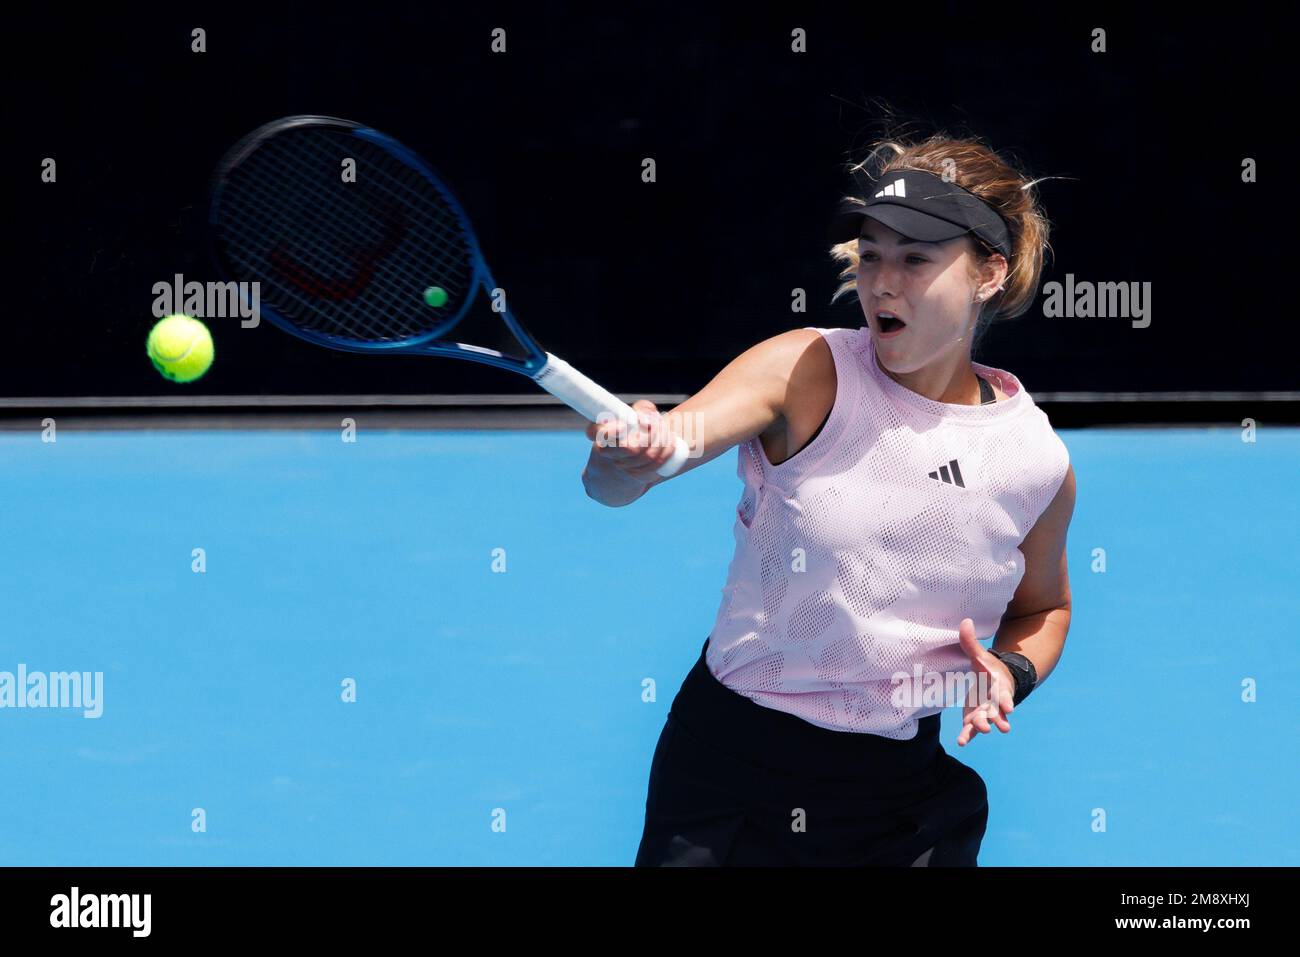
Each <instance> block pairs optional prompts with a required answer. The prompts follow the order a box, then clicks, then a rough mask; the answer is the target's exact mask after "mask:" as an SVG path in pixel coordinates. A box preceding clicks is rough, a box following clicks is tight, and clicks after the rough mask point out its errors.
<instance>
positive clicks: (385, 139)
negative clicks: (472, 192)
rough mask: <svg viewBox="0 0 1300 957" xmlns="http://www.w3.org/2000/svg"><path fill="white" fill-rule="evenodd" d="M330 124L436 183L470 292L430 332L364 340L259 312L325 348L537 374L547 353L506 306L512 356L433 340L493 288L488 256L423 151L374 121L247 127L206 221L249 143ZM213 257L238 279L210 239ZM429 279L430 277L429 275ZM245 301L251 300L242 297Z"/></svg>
mask: <svg viewBox="0 0 1300 957" xmlns="http://www.w3.org/2000/svg"><path fill="white" fill-rule="evenodd" d="M306 125H313V126H323V125H328V126H334V127H337V128H339V129H342V130H347V131H348V132H349V133H351V135H353V136H356V137H358V138H359V139H363V140H365V141H367V142H369V143H372V144H373V145H375V146H378V147H379V148H380V149H382V150H384V151H385V152H386V153H388V154H389V155H390V156H392V157H393V158H394V159H396V160H398V161H399V162H401V163H402V164H404V165H405V166H407V167H409V168H410V169H411V170H413V171H415V172H416V173H418V174H420V175H421V176H423V177H424V178H425V179H426V180H427V181H428V182H429V184H430V185H431V186H433V188H434V189H436V190H437V191H438V192H439V193H440V194H441V195H442V197H443V199H444V200H446V202H447V205H448V206H449V207H450V209H451V210H452V212H453V213H454V214H455V216H456V220H457V223H458V224H459V226H460V228H461V229H462V230H463V231H464V234H465V245H466V246H467V247H468V249H469V251H470V255H471V257H472V265H473V269H472V278H471V282H470V287H471V289H473V290H474V291H473V293H472V294H467V295H466V296H465V301H464V302H463V303H462V304H461V306H460V308H459V309H458V310H457V311H456V313H455V314H453V315H451V316H449V317H448V318H447V319H445V320H444V321H443V322H442V323H441V324H439V325H438V326H436V327H435V328H434V329H432V330H430V331H429V332H426V333H423V334H421V335H419V336H412V337H410V338H408V339H395V340H388V341H384V342H364V341H361V340H357V339H348V338H344V337H342V336H332V335H329V334H328V333H322V332H316V331H314V330H311V329H304V328H302V327H300V326H299V325H297V324H296V323H294V322H292V321H291V320H289V319H288V318H286V317H285V316H284V315H282V314H281V313H280V312H279V311H278V310H276V308H275V307H274V306H261V307H260V312H259V315H260V316H264V317H265V318H266V319H268V320H270V322H271V323H272V324H273V325H275V326H277V327H278V328H280V329H283V330H284V331H285V332H287V333H289V334H290V335H292V336H296V337H297V338H299V339H302V340H304V341H306V342H310V343H312V344H313V345H319V346H325V347H327V348H330V349H338V350H341V351H345V352H364V353H370V354H376V353H404V354H415V355H433V356H445V357H449V358H455V359H468V360H470V361H472V362H480V363H483V364H484V365H490V366H495V367H496V368H499V369H505V370H507V371H509V372H519V373H522V374H524V375H526V376H528V377H530V378H535V377H536V376H537V374H538V373H539V372H540V371H541V370H542V368H543V367H544V366H545V365H546V363H547V358H548V357H547V353H546V351H545V350H544V349H542V347H541V346H539V345H538V344H537V342H536V341H535V340H534V339H533V337H532V336H530V335H529V334H528V331H527V330H526V329H524V327H523V326H522V325H520V323H519V321H518V320H516V319H515V317H514V315H513V314H512V313H511V312H510V309H509V307H506V309H505V311H504V312H503V313H500V316H501V318H502V319H503V320H504V321H505V324H506V326H507V328H509V330H510V332H511V334H512V335H513V336H514V337H515V339H517V340H518V341H519V344H520V345H521V346H523V347H524V352H525V353H526V355H525V357H524V358H522V359H517V358H515V357H513V356H508V355H505V354H504V353H501V352H499V351H497V350H496V349H489V348H487V347H486V346H475V345H470V344H468V343H459V342H450V343H448V342H435V341H433V340H437V339H441V338H442V337H443V336H445V335H446V334H447V333H449V332H451V330H453V329H454V328H456V326H457V325H458V324H459V323H460V321H461V320H462V319H464V318H465V315H466V314H467V313H468V312H469V309H470V307H471V306H472V305H473V304H474V303H475V302H476V300H477V298H478V292H479V290H487V291H488V292H491V291H492V290H493V289H495V288H496V283H495V282H494V281H493V279H492V274H491V272H490V271H489V270H488V266H487V261H486V260H485V259H484V257H483V251H482V250H481V249H480V248H479V242H478V236H477V234H476V233H475V232H474V227H473V225H472V224H471V223H470V220H469V216H468V214H466V212H465V208H464V207H463V206H462V205H461V204H460V200H458V199H457V198H456V194H455V193H453V192H452V191H451V188H450V187H449V186H448V185H447V184H446V182H445V181H444V180H443V178H442V177H441V176H439V175H438V173H437V171H435V170H434V168H433V167H432V166H430V165H429V163H428V162H426V161H425V160H424V159H423V158H422V157H420V156H419V155H417V154H416V153H414V152H413V151H411V150H410V149H409V148H407V147H406V146H404V145H402V144H401V143H399V142H398V141H397V140H395V139H393V138H392V137H391V136H389V135H387V134H386V133H381V132H380V131H379V130H376V129H374V128H373V127H369V126H364V125H363V124H360V123H354V122H352V121H351V120H344V119H340V118H338V117H334V116H307V115H304V116H293V117H286V118H284V119H279V120H275V121H274V122H271V123H267V124H266V125H264V126H261V127H258V128H257V129H256V130H254V131H253V132H251V133H249V134H248V135H247V136H246V137H244V139H242V140H240V142H239V143H238V144H236V146H235V147H234V148H233V149H231V150H230V152H229V153H227V154H226V157H225V158H224V159H223V160H222V162H221V163H220V164H219V165H218V167H217V173H216V176H215V177H214V180H213V186H212V199H211V203H210V205H209V210H208V223H209V226H210V227H215V226H216V222H217V211H218V208H219V206H220V203H221V190H222V182H223V179H224V176H225V173H226V172H227V171H228V170H229V169H231V168H233V167H234V166H236V165H238V163H239V162H240V160H241V159H242V158H243V157H244V156H245V155H246V154H247V153H248V152H250V151H251V150H252V149H254V148H255V147H256V146H257V145H258V144H259V143H260V142H261V141H262V140H264V139H266V138H267V137H269V136H271V135H273V134H275V133H277V132H280V131H281V130H284V129H288V128H290V127H293V126H306ZM212 259H213V261H214V262H215V263H216V266H217V269H218V271H219V272H220V273H221V274H222V276H224V277H225V278H226V279H228V280H232V281H236V282H238V281H239V279H238V277H236V276H233V275H231V273H230V271H229V270H228V269H227V268H226V266H225V264H224V262H223V261H222V258H221V257H220V256H219V255H217V254H216V249H215V243H214V244H213V256H212ZM430 283H431V284H433V280H432V279H431V280H430ZM245 303H246V304H247V305H251V302H250V301H249V300H247V299H245Z"/></svg>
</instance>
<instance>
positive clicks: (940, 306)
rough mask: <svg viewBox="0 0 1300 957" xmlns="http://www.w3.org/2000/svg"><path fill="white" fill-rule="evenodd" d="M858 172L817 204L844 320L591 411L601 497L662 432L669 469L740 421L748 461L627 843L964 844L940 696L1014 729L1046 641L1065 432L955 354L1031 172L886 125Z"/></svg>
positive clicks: (1061, 551)
mask: <svg viewBox="0 0 1300 957" xmlns="http://www.w3.org/2000/svg"><path fill="white" fill-rule="evenodd" d="M854 171H855V173H856V174H859V175H864V176H865V177H866V178H867V180H868V183H869V186H868V188H867V189H866V190H864V191H863V195H861V196H851V197H846V199H845V201H844V205H843V207H842V215H841V216H840V217H839V219H838V220H837V221H836V224H835V226H834V227H833V232H832V235H831V240H832V242H833V243H834V245H833V246H832V247H831V253H832V255H833V256H834V257H835V258H836V259H838V260H839V261H840V262H841V263H844V264H845V267H844V270H843V272H842V273H841V276H842V277H843V278H845V282H844V283H843V284H842V285H841V286H840V287H839V289H838V290H837V291H836V293H835V296H834V297H833V299H832V302H833V301H835V299H838V298H839V297H840V296H841V295H842V294H844V293H846V292H847V291H849V290H856V293H857V297H858V302H859V303H860V305H861V307H862V326H861V328H857V329H846V328H817V327H808V328H804V329H796V330H792V331H789V332H785V333H783V334H781V335H778V336H775V337H773V338H771V339H768V340H767V341H765V342H761V343H759V344H758V345H756V346H754V347H752V348H750V349H749V350H748V351H746V352H745V353H743V354H742V355H740V356H739V357H738V358H736V359H735V360H734V361H732V362H731V363H730V364H729V365H727V366H726V368H724V369H723V370H722V371H721V372H720V373H719V374H718V375H717V376H716V377H715V378H714V379H713V380H712V381H711V382H710V383H709V384H708V385H707V386H706V387H705V388H704V389H702V390H701V391H700V392H699V393H697V394H696V395H693V396H691V398H690V399H688V400H687V401H686V402H683V403H682V404H681V405H679V406H678V407H677V408H676V409H674V410H673V411H672V412H670V413H668V414H666V415H663V416H660V415H659V413H658V410H657V409H656V408H655V406H654V405H653V404H652V403H650V402H647V401H645V400H642V401H640V402H637V403H636V404H635V405H634V408H636V409H637V411H638V414H639V415H640V416H641V417H642V419H643V428H642V429H641V430H640V432H633V433H631V434H629V433H627V431H626V430H620V429H619V426H618V424H617V423H611V424H605V425H596V424H593V425H590V426H588V428H587V435H588V437H589V438H591V439H592V440H593V444H592V450H591V456H590V459H589V461H588V463H587V467H586V469H585V470H584V472H583V482H584V485H585V487H586V489H587V492H588V494H589V495H590V496H591V497H592V498H594V499H596V500H597V501H599V502H602V503H604V504H606V505H610V506H621V505H626V504H628V503H630V502H632V501H634V500H636V499H637V498H639V497H640V496H641V495H644V494H645V493H646V491H647V490H649V489H650V488H651V487H653V486H654V485H656V484H658V483H659V482H662V481H666V480H665V479H663V478H661V477H660V476H658V475H656V474H655V469H656V468H657V467H658V466H659V465H660V464H661V463H662V462H663V461H665V460H666V459H667V457H668V455H669V454H670V453H671V451H672V435H673V434H676V435H682V436H683V437H684V438H687V439H688V441H690V442H691V444H692V448H693V449H698V451H699V455H698V457H697V458H692V459H689V460H688V461H687V465H686V467H685V468H683V469H682V470H681V472H679V473H678V474H679V475H680V474H684V473H685V472H686V471H689V470H690V469H691V468H696V467H698V466H699V465H701V464H703V463H704V462H708V461H709V460H711V459H713V458H715V457H716V456H718V455H720V454H722V453H723V452H724V451H726V450H728V449H730V448H732V447H733V446H739V452H738V469H737V474H738V475H739V477H740V478H741V479H742V480H743V483H744V490H743V493H742V495H741V499H740V504H739V506H738V508H737V515H736V523H735V527H734V528H735V538H736V549H735V555H734V558H733V559H732V562H731V566H730V569H729V571H728V575H727V581H726V586H725V587H724V588H723V593H722V602H721V607H720V608H719V610H718V613H717V618H716V620H715V622H714V625H713V629H712V631H711V632H710V634H709V637H708V639H707V640H706V641H705V643H704V647H703V648H702V649H701V654H700V658H699V660H698V661H697V662H696V664H695V666H694V668H693V669H692V670H691V672H690V674H689V675H688V676H687V677H686V680H685V681H684V682H683V684H682V686H681V689H680V691H679V692H678V693H677V695H676V697H675V698H674V700H673V703H672V706H671V709H670V711H669V714H668V718H667V722H666V723H665V726H664V729H663V732H662V734H661V735H660V738H659V742H658V745H657V747H656V749H655V752H654V756H653V758H652V761H651V766H650V780H649V791H648V795H647V799H646V816H645V828H644V831H643V833H642V837H641V843H640V847H639V849H638V852H637V857H636V864H637V865H638V866H642V865H814V866H815V865H830V866H853V865H893V866H976V864H977V860H976V858H977V855H978V852H979V849H980V844H981V842H982V840H983V836H984V829H985V825H986V822H987V817H988V801H987V792H986V789H985V785H984V781H983V779H982V778H981V777H980V776H979V774H978V773H976V772H975V771H974V770H973V769H971V768H970V767H968V766H967V765H965V764H963V763H961V762H960V761H958V760H956V759H955V758H954V757H952V756H951V755H949V754H948V753H946V752H945V751H944V749H943V747H942V746H941V744H940V742H939V715H940V712H941V711H942V710H943V708H944V707H945V706H948V705H961V706H962V708H963V712H962V713H963V721H962V728H961V732H960V734H959V735H958V737H957V744H958V745H959V746H965V745H966V744H967V743H968V742H969V741H970V740H972V739H973V738H974V737H975V736H976V735H979V734H988V733H991V731H992V728H993V727H994V726H996V727H997V728H998V730H999V731H1001V732H1002V733H1004V734H1005V733H1006V732H1008V731H1010V730H1011V723H1010V722H1009V721H1008V720H1007V717H1008V716H1009V715H1010V714H1011V713H1012V711H1013V709H1014V708H1015V707H1016V706H1017V705H1018V704H1019V703H1020V702H1021V701H1022V700H1023V699H1024V697H1025V696H1026V695H1027V694H1028V693H1029V692H1030V691H1031V690H1032V689H1033V688H1034V687H1035V686H1036V685H1037V684H1041V683H1042V681H1043V680H1044V679H1045V678H1046V677H1047V676H1048V675H1049V674H1051V672H1052V669H1053V668H1054V667H1055V666H1056V662H1057V660H1058V659H1059V657H1060V655H1061V650H1062V647H1063V645H1064V642H1065V635H1066V631H1067V630H1068V628H1069V623H1070V587H1069V579H1068V574H1067V568H1066V556H1065V542H1066V530H1067V528H1068V526H1069V522H1070V517H1071V514H1072V512H1073V508H1074V493H1075V486H1074V475H1073V469H1072V467H1071V466H1070V462H1069V455H1068V453H1067V450H1066V448H1065V446H1064V444H1063V443H1062V442H1061V440H1060V439H1059V438H1058V437H1057V435H1056V433H1055V432H1054V431H1053V429H1052V427H1051V425H1050V423H1049V421H1048V419H1047V416H1046V415H1045V414H1044V413H1043V412H1042V410H1041V409H1039V408H1038V407H1037V406H1036V405H1035V404H1034V401H1033V399H1032V398H1031V397H1030V395H1029V393H1027V392H1026V391H1025V389H1024V387H1023V386H1022V385H1021V383H1020V381H1019V380H1018V379H1017V378H1016V377H1015V376H1014V375H1012V374H1011V373H1010V372H1007V371H1006V370H1004V369H998V368H994V367H992V366H987V365H983V364H980V363H977V362H974V361H972V358H971V353H972V348H973V347H974V345H975V344H976V343H977V342H978V339H979V336H980V334H981V333H982V332H983V330H984V329H985V328H986V327H987V325H988V323H990V322H992V321H994V320H995V319H997V318H1000V317H1013V316H1017V315H1020V314H1021V313H1024V312H1025V311H1026V310H1028V309H1029V308H1030V306H1031V305H1032V303H1033V301H1034V298H1035V294H1036V291H1037V286H1038V280H1039V276H1040V274H1041V271H1042V264H1043V254H1044V250H1045V249H1047V248H1048V243H1047V235H1048V224H1047V220H1046V218H1045V217H1044V215H1043V214H1042V212H1041V210H1040V209H1039V206H1038V200H1037V198H1036V193H1035V189H1034V183H1033V182H1030V181H1028V180H1027V179H1026V178H1025V177H1024V176H1023V175H1021V174H1020V173H1019V172H1018V171H1017V170H1015V169H1014V168H1012V166H1011V165H1010V164H1009V163H1007V162H1006V161H1004V160H1003V159H1002V158H1001V157H1000V156H998V155H997V154H996V153H995V152H993V151H992V150H990V149H989V148H988V147H987V146H985V145H984V144H983V143H981V142H980V141H978V140H973V139H955V138H951V137H946V136H931V137H929V138H928V139H924V140H921V141H919V142H918V141H909V140H903V141H901V142H900V141H899V140H898V139H896V138H895V139H887V140H885V141H883V142H881V143H879V144H878V145H877V147H876V148H875V149H873V150H872V152H871V157H870V159H869V160H868V161H867V162H866V163H863V164H859V165H858V166H857V167H855V168H854ZM685 416H695V417H696V418H695V424H694V425H693V427H692V428H685V427H683V426H684V423H686V422H687V421H688V420H686V419H685V418H684V417H685ZM989 635H992V636H993V637H994V640H993V647H992V649H991V650H990V649H986V648H985V647H984V646H983V645H981V644H980V642H979V641H978V636H989ZM954 679H955V680H954ZM963 682H965V684H963ZM963 688H965V689H967V690H966V691H965V692H963V691H962V690H961V689H963ZM954 689H956V695H957V696H956V698H955V700H953V699H954Z"/></svg>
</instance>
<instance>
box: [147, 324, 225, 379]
mask: <svg viewBox="0 0 1300 957" xmlns="http://www.w3.org/2000/svg"><path fill="white" fill-rule="evenodd" d="M145 349H146V351H147V352H148V353H149V358H150V360H151V361H152V362H153V365H154V368H155V369H157V370H158V371H159V372H161V373H162V374H163V375H164V376H165V377H167V378H168V379H171V380H172V381H173V382H193V381H194V380H195V379H197V378H199V377H200V376H202V375H203V373H205V372H207V371H208V368H209V367H210V366H211V365H212V357H213V348H212V333H210V332H208V327H207V326H205V325H204V324H203V323H201V322H199V321H198V320H197V319H194V318H192V317H190V316H186V315H182V314H177V315H174V316H167V317H165V318H163V319H159V320H158V324H157V325H155V326H154V327H153V329H151V330H150V332H149V339H148V341H147V342H146V343H145Z"/></svg>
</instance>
